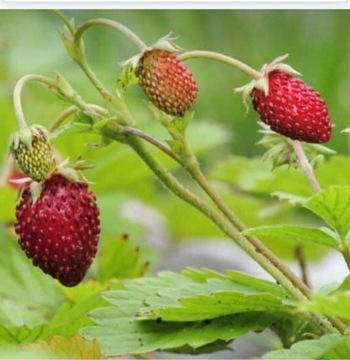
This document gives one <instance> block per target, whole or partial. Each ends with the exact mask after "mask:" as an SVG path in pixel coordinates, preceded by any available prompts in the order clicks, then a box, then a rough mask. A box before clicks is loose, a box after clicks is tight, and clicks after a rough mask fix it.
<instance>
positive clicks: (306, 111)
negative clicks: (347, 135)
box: [251, 70, 332, 143]
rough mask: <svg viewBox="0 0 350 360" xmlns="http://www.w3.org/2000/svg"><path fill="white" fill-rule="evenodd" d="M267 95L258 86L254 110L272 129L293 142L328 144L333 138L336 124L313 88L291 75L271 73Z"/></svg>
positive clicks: (278, 72)
mask: <svg viewBox="0 0 350 360" xmlns="http://www.w3.org/2000/svg"><path fill="white" fill-rule="evenodd" d="M267 77H268V89H267V94H266V93H265V91H264V90H263V89H258V88H257V87H254V89H253V90H252V92H251V95H252V97H253V107H254V109H255V110H256V111H257V112H258V113H259V115H260V119H261V120H262V121H263V122H264V123H266V124H267V125H269V126H270V128H271V130H273V131H276V132H277V133H279V134H282V135H284V136H287V137H289V138H291V139H295V140H301V141H306V142H309V143H324V142H326V141H328V140H329V139H330V136H331V133H332V124H331V121H330V117H329V115H328V109H327V106H326V103H325V101H324V100H323V99H322V98H321V97H320V94H319V93H318V92H316V91H315V90H314V89H313V88H312V87H310V86H307V85H306V84H305V83H304V82H303V81H302V80H301V79H299V78H294V77H293V76H292V75H291V74H290V73H288V72H283V71H279V70H274V71H271V72H269V73H268V74H267Z"/></svg>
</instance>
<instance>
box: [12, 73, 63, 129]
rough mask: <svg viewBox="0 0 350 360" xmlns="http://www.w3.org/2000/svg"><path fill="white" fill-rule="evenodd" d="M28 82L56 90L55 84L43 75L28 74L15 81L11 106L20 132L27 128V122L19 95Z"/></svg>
mask: <svg viewBox="0 0 350 360" xmlns="http://www.w3.org/2000/svg"><path fill="white" fill-rule="evenodd" d="M30 81H35V82H39V83H41V84H44V85H46V86H47V87H48V88H49V89H50V88H54V89H56V90H58V88H57V84H56V83H55V81H53V80H52V79H50V78H48V77H46V76H43V75H37V74H28V75H25V76H22V77H21V78H20V79H19V80H18V81H17V83H16V85H15V88H14V91H13V106H14V109H15V115H16V120H17V124H18V127H19V128H20V129H21V130H24V129H27V128H28V125H27V122H26V120H25V117H24V113H23V108H22V100H21V95H22V91H23V88H24V86H25V85H26V84H27V83H28V82H30Z"/></svg>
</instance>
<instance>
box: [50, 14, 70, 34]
mask: <svg viewBox="0 0 350 360" xmlns="http://www.w3.org/2000/svg"><path fill="white" fill-rule="evenodd" d="M51 11H52V13H53V14H55V15H57V16H58V17H59V18H60V19H61V20H62V22H63V23H64V25H66V27H67V29H68V30H69V32H70V33H71V34H72V35H73V34H74V26H73V25H72V23H71V22H70V21H69V20H68V19H67V18H66V17H65V16H64V15H63V13H62V12H61V11H60V10H56V9H54V10H51Z"/></svg>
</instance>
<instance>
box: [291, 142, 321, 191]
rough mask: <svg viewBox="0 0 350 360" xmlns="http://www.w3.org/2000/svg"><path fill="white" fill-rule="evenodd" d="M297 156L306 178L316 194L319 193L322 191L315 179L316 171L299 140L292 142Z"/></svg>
mask: <svg viewBox="0 0 350 360" xmlns="http://www.w3.org/2000/svg"><path fill="white" fill-rule="evenodd" d="M291 143H292V146H293V149H294V152H295V155H296V156H297V159H298V161H299V164H300V167H301V170H302V171H303V172H304V174H305V176H306V178H307V179H308V181H309V183H310V185H311V187H312V190H313V191H314V192H315V193H318V192H320V191H321V187H320V185H319V183H318V181H317V179H316V177H315V174H314V169H313V167H312V166H311V164H310V162H309V160H308V158H307V156H306V155H305V151H304V149H303V145H302V144H301V142H300V141H299V140H292V141H291Z"/></svg>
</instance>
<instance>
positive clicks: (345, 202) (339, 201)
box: [304, 186, 350, 236]
mask: <svg viewBox="0 0 350 360" xmlns="http://www.w3.org/2000/svg"><path fill="white" fill-rule="evenodd" d="M304 206H305V207H306V208H307V209H309V210H310V211H312V212H313V213H315V214H316V215H318V216H319V217H320V218H322V219H323V220H324V221H325V222H326V223H327V224H328V225H330V226H331V227H332V228H334V229H335V230H337V231H338V232H339V234H340V235H341V236H345V235H346V234H347V233H348V231H349V230H350V186H330V187H328V188H327V189H325V190H323V191H321V192H319V193H317V194H315V195H313V196H312V197H311V198H310V199H309V200H308V201H307V202H306V203H305V204H304Z"/></svg>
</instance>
